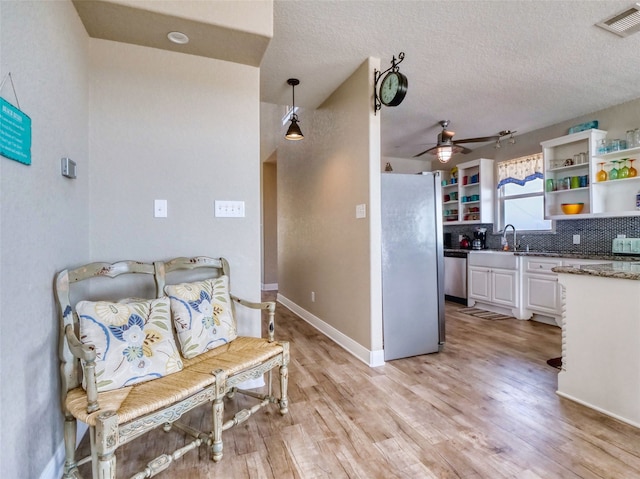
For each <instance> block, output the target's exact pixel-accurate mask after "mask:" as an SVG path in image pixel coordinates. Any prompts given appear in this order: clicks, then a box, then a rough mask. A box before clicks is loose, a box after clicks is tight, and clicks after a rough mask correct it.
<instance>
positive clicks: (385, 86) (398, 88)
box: [380, 72, 408, 106]
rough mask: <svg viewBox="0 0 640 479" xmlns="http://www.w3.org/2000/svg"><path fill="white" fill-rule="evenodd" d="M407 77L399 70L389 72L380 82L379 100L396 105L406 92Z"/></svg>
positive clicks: (385, 103)
mask: <svg viewBox="0 0 640 479" xmlns="http://www.w3.org/2000/svg"><path fill="white" fill-rule="evenodd" d="M407 86H408V81H407V77H406V76H404V75H403V74H402V73H400V72H389V73H387V76H385V77H384V79H383V80H382V83H381V84H380V101H381V102H382V104H383V105H386V106H398V105H399V104H400V103H402V100H404V97H405V95H406V94H407Z"/></svg>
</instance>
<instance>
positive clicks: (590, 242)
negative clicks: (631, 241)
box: [443, 216, 640, 253]
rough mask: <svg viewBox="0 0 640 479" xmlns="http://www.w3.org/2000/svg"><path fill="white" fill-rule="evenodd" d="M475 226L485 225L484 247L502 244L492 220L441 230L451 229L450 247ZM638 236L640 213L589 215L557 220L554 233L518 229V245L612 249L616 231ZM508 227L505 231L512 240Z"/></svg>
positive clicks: (583, 250)
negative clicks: (574, 237) (635, 214)
mask: <svg viewBox="0 0 640 479" xmlns="http://www.w3.org/2000/svg"><path fill="white" fill-rule="evenodd" d="M477 227H484V228H487V248H489V249H499V248H500V247H501V241H500V240H501V238H502V233H493V224H491V223H489V224H482V225H444V228H443V229H444V232H445V233H451V238H452V239H451V243H452V247H453V248H457V247H458V246H459V241H458V235H462V234H466V235H468V236H469V237H470V238H471V239H473V232H474V231H475V230H476V228H477ZM619 234H623V235H625V236H626V237H627V238H640V216H624V217H618V218H589V219H581V220H557V221H556V231H555V233H527V232H524V233H519V232H518V235H517V237H518V243H519V244H520V247H519V249H520V250H525V249H526V247H527V245H528V246H529V249H530V250H532V251H554V252H555V251H557V252H561V253H611V243H612V240H613V239H614V238H616V237H617V235H619ZM573 235H580V244H578V245H574V244H573ZM512 238H513V235H512V233H511V229H509V232H508V233H507V239H508V240H509V245H511V244H512Z"/></svg>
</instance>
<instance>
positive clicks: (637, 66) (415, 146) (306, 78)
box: [261, 0, 640, 158]
mask: <svg viewBox="0 0 640 479" xmlns="http://www.w3.org/2000/svg"><path fill="white" fill-rule="evenodd" d="M633 4H634V3H633V2H632V1H614V0H599V1H594V0H582V1H573V0H572V1H557V0H556V1H551V0H548V1H545V0H530V1H524V0H507V1H497V0H492V1H478V0H476V1H466V0H465V1H455V0H446V1H445V0H437V1H436V0H415V1H402V0H366V1H355V0H338V1H336V0H331V1H327V0H322V1H321V0H275V1H274V37H273V39H272V40H271V42H270V43H269V46H268V47H267V50H266V53H265V56H264V58H263V60H262V63H261V99H262V101H263V102H267V103H274V104H279V105H287V104H290V103H291V87H290V86H288V85H287V83H286V80H287V78H291V77H296V78H299V79H300V81H301V83H300V85H299V86H298V87H296V105H297V106H300V107H303V108H302V111H301V112H300V119H301V125H304V108H305V107H306V108H316V107H317V106H319V105H320V104H321V103H322V102H323V101H324V100H325V99H326V98H327V97H328V96H329V95H330V94H331V93H332V92H333V91H334V90H335V89H336V88H337V87H338V86H339V85H340V84H341V83H342V82H343V81H344V80H345V79H347V78H348V77H349V76H350V75H351V74H352V73H353V72H354V71H355V69H356V68H357V67H358V66H359V65H360V64H361V63H362V62H363V61H364V60H365V59H366V58H367V57H376V58H380V60H381V66H382V69H383V70H385V69H387V68H388V67H389V66H391V58H392V56H394V55H395V56H396V57H397V56H398V53H399V52H404V53H405V55H406V57H405V60H404V61H403V62H402V64H400V71H401V72H402V73H404V74H405V75H407V77H408V79H409V88H408V92H407V96H406V98H405V100H404V102H403V103H402V104H401V105H399V106H397V107H395V108H387V107H383V110H382V111H381V112H379V113H378V114H381V115H382V116H381V121H382V154H383V156H391V157H400V158H410V157H412V156H413V155H415V154H416V153H419V152H421V151H423V150H425V149H426V148H428V146H425V145H426V144H428V143H430V142H435V141H436V136H437V133H438V132H439V131H440V129H441V128H440V126H439V125H438V121H439V120H445V119H446V120H451V124H450V127H449V129H451V130H454V131H455V132H456V136H455V138H454V139H462V138H469V137H477V136H487V135H493V134H497V133H498V131H500V130H506V129H510V130H517V131H518V133H526V132H529V131H533V130H537V129H539V128H543V127H546V126H550V125H553V124H556V123H559V122H562V121H565V120H569V119H571V118H575V117H578V116H581V115H585V114H589V113H591V112H595V111H597V110H600V109H603V108H605V107H608V106H612V105H616V104H620V103H623V102H625V101H628V100H632V99H636V98H639V97H640V34H636V35H632V36H629V37H627V38H620V37H618V36H616V35H614V34H612V33H609V32H607V31H605V30H602V29H600V28H598V27H596V26H594V24H595V23H596V22H599V21H601V20H603V19H604V18H606V17H609V16H611V15H614V14H616V13H619V12H620V11H622V10H625V9H626V8H628V7H630V6H631V5H633ZM278 126H280V127H281V125H278ZM630 126H636V125H630ZM303 131H304V127H303ZM305 134H306V135H307V136H308V135H312V134H313V132H307V131H305ZM466 146H468V147H470V148H472V149H473V148H474V147H476V148H477V147H479V146H481V144H467V145H466Z"/></svg>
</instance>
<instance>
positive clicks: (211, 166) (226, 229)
mask: <svg viewBox="0 0 640 479" xmlns="http://www.w3.org/2000/svg"><path fill="white" fill-rule="evenodd" d="M90 53H91V67H90V72H91V83H90V84H91V89H90V107H91V126H90V132H89V138H90V143H89V146H90V153H91V157H92V159H93V163H94V169H93V173H92V176H91V255H92V257H93V259H94V260H96V261H109V262H111V261H118V260H124V259H135V260H141V261H153V260H161V259H170V258H173V257H176V256H197V255H206V256H214V257H218V256H223V257H225V258H227V259H228V260H229V263H230V266H231V287H232V290H233V292H234V294H236V295H238V296H241V297H244V298H247V299H249V300H252V301H259V300H260V271H261V258H260V214H261V213H260V100H259V91H260V84H259V81H260V71H259V69H258V68H255V67H250V66H246V65H240V64H235V63H230V62H225V61H220V60H215V59H210V58H203V57H198V56H194V55H183V54H179V53H175V52H169V51H163V50H158V49H153V48H147V47H141V46H136V45H128V44H123V43H117V42H111V41H106V40H97V39H92V40H91V43H90ZM156 199H163V200H167V205H168V208H167V209H168V214H167V217H166V218H155V217H154V200H156ZM215 200H236V201H244V203H245V217H244V218H221V217H216V216H215V215H214V202H215ZM256 317H257V318H258V319H257V320H256V321H257V322H258V323H259V313H258V315H256ZM256 328H257V329H256ZM253 329H254V330H253V333H251V332H249V331H240V333H242V334H254V335H255V334H258V335H259V334H260V326H259V324H256V325H254V328H253Z"/></svg>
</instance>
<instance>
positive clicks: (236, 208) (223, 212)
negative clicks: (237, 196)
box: [215, 200, 244, 218]
mask: <svg viewBox="0 0 640 479" xmlns="http://www.w3.org/2000/svg"><path fill="white" fill-rule="evenodd" d="M215 215H216V217H218V218H244V201H221V200H216V201H215Z"/></svg>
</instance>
